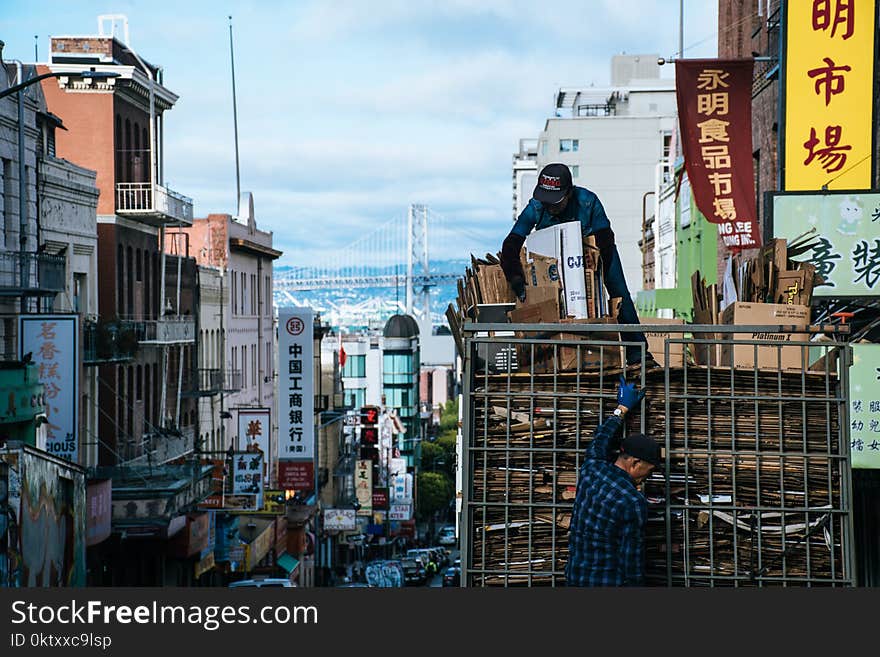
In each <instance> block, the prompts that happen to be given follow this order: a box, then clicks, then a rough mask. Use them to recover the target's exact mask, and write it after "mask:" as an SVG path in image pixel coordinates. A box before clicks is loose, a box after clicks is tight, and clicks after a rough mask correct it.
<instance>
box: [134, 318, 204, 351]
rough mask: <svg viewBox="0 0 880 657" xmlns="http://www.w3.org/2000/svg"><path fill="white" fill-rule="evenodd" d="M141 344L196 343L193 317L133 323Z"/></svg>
mask: <svg viewBox="0 0 880 657" xmlns="http://www.w3.org/2000/svg"><path fill="white" fill-rule="evenodd" d="M131 325H132V326H133V327H135V330H136V331H137V338H138V342H140V343H141V344H147V345H150V344H181V343H189V342H195V340H196V322H195V320H194V319H193V318H192V317H188V316H181V315H171V316H165V317H162V318H161V319H150V320H143V321H137V322H132V323H131Z"/></svg>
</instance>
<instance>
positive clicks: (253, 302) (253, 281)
mask: <svg viewBox="0 0 880 657" xmlns="http://www.w3.org/2000/svg"><path fill="white" fill-rule="evenodd" d="M258 292H259V291H258V290H257V275H256V274H251V315H256V314H257V293H258Z"/></svg>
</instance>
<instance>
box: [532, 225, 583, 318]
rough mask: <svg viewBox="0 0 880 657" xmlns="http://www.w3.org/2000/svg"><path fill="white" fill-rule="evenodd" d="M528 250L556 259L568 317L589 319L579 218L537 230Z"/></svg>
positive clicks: (565, 311) (533, 234)
mask: <svg viewBox="0 0 880 657" xmlns="http://www.w3.org/2000/svg"><path fill="white" fill-rule="evenodd" d="M526 250H527V251H528V252H529V253H539V254H541V255H544V256H550V257H553V258H556V260H557V262H559V271H560V274H561V277H562V298H563V303H564V305H565V307H564V309H563V310H564V313H565V315H566V316H567V317H573V318H575V319H587V289H586V284H585V283H584V247H583V237H582V236H581V224H580V222H579V221H569V222H566V223H564V224H558V225H556V226H551V227H550V228H543V229H541V230H536V231H535V232H534V233H532V234H531V235H529V236H528V237H527V238H526Z"/></svg>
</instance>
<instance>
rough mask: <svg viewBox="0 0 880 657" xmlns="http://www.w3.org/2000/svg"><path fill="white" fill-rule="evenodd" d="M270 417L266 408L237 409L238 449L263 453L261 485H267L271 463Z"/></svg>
mask: <svg viewBox="0 0 880 657" xmlns="http://www.w3.org/2000/svg"><path fill="white" fill-rule="evenodd" d="M271 426H272V424H271V415H270V411H269V409H268V408H239V409H238V448H239V449H240V450H242V451H245V450H252V449H253V448H254V447H256V448H258V449H259V450H260V451H261V452H263V483H264V484H265V485H267V486H268V485H269V472H270V470H271V468H270V467H269V466H270V464H271V462H272V456H271V453H270V449H271V447H270V445H271V442H270V440H269V432H270V427H271Z"/></svg>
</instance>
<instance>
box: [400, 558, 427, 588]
mask: <svg viewBox="0 0 880 657" xmlns="http://www.w3.org/2000/svg"><path fill="white" fill-rule="evenodd" d="M400 565H401V566H403V579H404V582H405V584H406V585H407V586H420V585H422V584H424V583H425V579H426V578H425V568H424V566H422V564H421V562H419V561H416V560H415V559H403V560H401V562H400Z"/></svg>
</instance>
